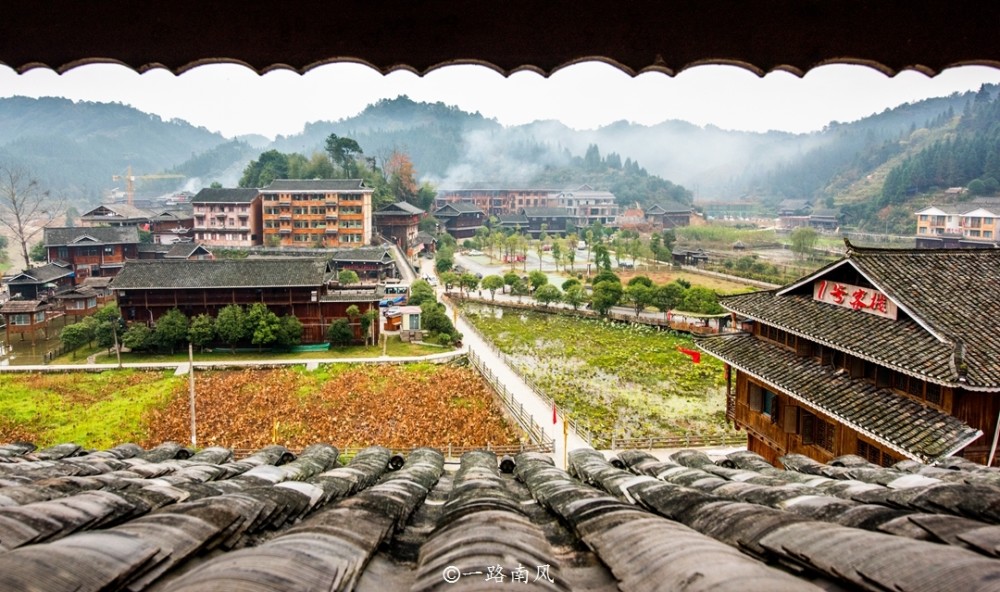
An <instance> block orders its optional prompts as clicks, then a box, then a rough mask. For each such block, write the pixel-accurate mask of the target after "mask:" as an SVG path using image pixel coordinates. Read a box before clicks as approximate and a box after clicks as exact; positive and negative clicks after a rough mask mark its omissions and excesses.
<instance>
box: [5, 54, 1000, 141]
mask: <svg viewBox="0 0 1000 592" xmlns="http://www.w3.org/2000/svg"><path fill="white" fill-rule="evenodd" d="M984 82H993V83H1000V70H996V69H992V68H986V67H973V66H966V67H961V68H955V69H951V70H947V71H945V72H943V73H942V74H939V75H938V76H936V77H934V78H928V77H927V76H924V75H923V74H920V73H917V72H912V71H908V72H903V73H901V74H899V75H897V76H896V77H895V78H888V77H887V76H885V75H883V74H881V73H879V72H876V71H875V70H872V69H869V68H865V67H863V66H846V65H834V66H824V67H821V68H817V69H814V70H812V71H811V72H809V73H808V74H807V75H806V76H805V77H804V78H802V79H800V78H797V77H795V76H793V75H791V74H787V73H784V72H775V73H771V74H768V75H767V76H765V77H764V78H759V77H757V76H756V75H754V74H752V73H750V72H748V71H746V70H743V69H740V68H737V67H734V66H699V67H696V68H692V69H690V70H687V71H684V72H682V73H680V74H679V75H677V76H676V77H674V78H670V77H668V76H666V75H664V74H660V73H653V72H651V73H647V74H642V75H640V76H637V77H635V78H632V77H629V76H628V75H626V74H624V73H623V72H621V71H620V70H618V69H616V68H614V67H612V66H609V65H606V64H602V63H598V62H590V63H585V64H577V65H574V66H570V67H568V68H565V69H563V70H560V71H559V72H556V73H555V74H553V75H552V76H551V77H549V78H547V79H546V78H543V77H542V76H540V75H538V74H534V73H531V72H521V73H518V74H514V75H513V76H510V77H509V78H504V77H503V76H501V75H499V74H497V73H496V72H494V71H492V70H489V69H488V68H485V67H481V66H449V67H446V68H442V69H440V70H436V71H434V72H431V73H429V74H427V75H425V76H424V77H422V78H421V77H419V76H416V75H415V74H412V73H408V72H395V73H392V74H389V75H388V76H383V75H381V74H379V73H377V72H375V71H374V70H372V69H370V68H368V67H367V66H363V65H359V64H330V65H326V66H322V67H319V68H316V69H314V70H312V71H310V72H308V73H307V74H305V75H299V74H296V73H293V72H289V71H275V72H271V73H268V74H265V75H263V76H258V75H257V74H255V73H254V72H252V71H251V70H249V69H247V68H244V67H242V66H238V65H234V64H219V65H212V66H202V67H199V68H195V69H193V70H191V71H189V72H186V73H184V74H182V75H180V76H174V75H173V74H171V73H169V72H167V71H165V70H153V71H150V72H147V73H145V74H142V75H139V74H137V73H135V72H134V71H133V70H130V69H128V68H125V67H124V66H116V65H88V66H83V67H79V68H75V69H73V70H70V71H69V72H67V73H65V74H63V75H58V74H56V73H54V72H53V71H51V70H48V69H34V70H30V71H28V72H26V73H25V74H21V75H18V74H16V73H14V71H13V70H12V69H10V68H8V67H6V66H0V97H7V96H14V95H24V96H32V97H39V96H62V97H67V98H70V99H73V100H88V101H101V102H111V101H118V102H122V103H125V104H128V105H132V106H134V107H136V108H138V109H141V110H143V111H147V112H150V113H156V114H157V115H160V116H161V117H163V118H165V119H170V118H175V117H176V118H180V119H184V120H186V121H188V122H190V123H192V124H194V125H199V126H204V127H206V128H208V129H210V130H213V131H218V132H221V133H222V134H224V135H226V136H228V137H232V136H235V135H240V134H248V133H257V134H263V135H265V136H268V137H271V138H273V137H274V136H275V135H278V134H283V135H290V134H295V133H297V132H299V131H301V130H302V126H303V124H305V123H306V122H309V121H317V120H330V121H335V120H338V119H342V118H345V117H350V116H352V115H355V114H357V113H358V112H360V111H361V110H362V109H364V107H365V106H366V105H368V104H370V103H372V102H374V101H377V100H378V99H380V98H393V97H396V96H398V95H401V94H405V95H408V96H409V97H410V98H411V99H414V100H416V101H427V102H437V101H441V102H444V103H446V104H448V105H457V106H458V107H460V108H462V109H464V110H466V111H479V112H480V113H482V114H483V115H485V116H487V117H492V118H495V119H497V120H498V121H499V122H500V123H502V124H504V125H516V124H521V123H528V122H531V121H534V120H538V119H556V120H560V121H562V122H563V123H565V124H566V125H568V126H570V127H572V128H576V129H592V128H596V127H599V126H602V125H606V124H608V123H611V122H614V121H619V120H627V121H632V122H636V123H642V124H647V125H649V124H655V123H659V122H661V121H665V120H669V119H681V120H685V121H689V122H691V123H694V124H697V125H708V124H712V125H716V126H718V127H721V128H724V129H734V130H749V131H767V130H772V129H773V130H783V131H790V132H808V131H813V130H818V129H821V128H823V126H825V125H826V124H827V123H829V122H831V121H842V122H846V121H853V120H856V119H859V118H861V117H864V116H866V115H870V114H872V113H877V112H880V111H882V110H884V109H886V108H887V107H894V106H896V105H900V104H902V103H906V102H912V101H916V100H920V99H923V98H927V97H933V96H944V95H948V94H951V93H953V92H956V91H965V90H974V89H977V88H979V86H980V85H981V84H983V83H984Z"/></svg>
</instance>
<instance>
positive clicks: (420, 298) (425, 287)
mask: <svg viewBox="0 0 1000 592" xmlns="http://www.w3.org/2000/svg"><path fill="white" fill-rule="evenodd" d="M428 300H432V301H433V300H437V295H435V294H434V288H432V287H431V285H430V284H429V283H427V282H426V281H424V280H417V281H415V282H413V285H411V286H410V297H409V298H408V303H409V304H411V305H413V306H420V305H421V304H423V303H424V302H426V301H428Z"/></svg>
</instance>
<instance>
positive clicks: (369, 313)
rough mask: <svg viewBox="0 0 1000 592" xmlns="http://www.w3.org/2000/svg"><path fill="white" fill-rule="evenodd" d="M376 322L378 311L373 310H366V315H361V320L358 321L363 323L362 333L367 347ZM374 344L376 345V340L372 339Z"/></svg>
mask: <svg viewBox="0 0 1000 592" xmlns="http://www.w3.org/2000/svg"><path fill="white" fill-rule="evenodd" d="M376 321H378V311H377V310H375V309H373V308H369V309H368V310H366V311H365V312H364V314H362V315H361V318H360V319H358V322H359V323H361V333H362V334H363V335H364V336H365V345H366V346H367V345H368V337H369V333H370V332H371V327H372V325H373V324H374V323H375V322H376ZM372 342H373V343H372V344H373V345H374V339H372Z"/></svg>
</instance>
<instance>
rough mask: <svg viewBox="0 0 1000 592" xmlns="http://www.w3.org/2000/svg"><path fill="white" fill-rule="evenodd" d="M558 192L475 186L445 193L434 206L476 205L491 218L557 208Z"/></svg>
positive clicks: (448, 190) (554, 190) (438, 196)
mask: <svg viewBox="0 0 1000 592" xmlns="http://www.w3.org/2000/svg"><path fill="white" fill-rule="evenodd" d="M558 193H559V190H558V189H550V188H545V187H504V186H494V185H485V184H473V185H469V186H466V187H462V188H459V189H441V190H440V191H438V194H437V197H436V198H435V199H434V205H435V206H437V207H439V208H441V207H444V206H445V205H447V204H454V203H464V204H468V205H474V206H476V207H477V208H479V209H480V210H481V211H482V212H483V213H485V214H486V215H487V216H501V215H510V214H516V213H517V212H518V211H520V210H521V208H547V207H552V206H555V205H556V195H557V194H558Z"/></svg>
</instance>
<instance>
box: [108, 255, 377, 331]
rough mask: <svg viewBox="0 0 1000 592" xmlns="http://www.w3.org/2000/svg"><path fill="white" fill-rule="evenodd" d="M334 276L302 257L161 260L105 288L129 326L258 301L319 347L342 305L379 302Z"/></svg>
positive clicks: (131, 269) (132, 269) (367, 306)
mask: <svg viewBox="0 0 1000 592" xmlns="http://www.w3.org/2000/svg"><path fill="white" fill-rule="evenodd" d="M335 277H336V276H335V274H334V273H333V272H332V270H331V268H330V267H329V265H328V262H327V261H326V260H325V259H314V258H306V257H288V258H271V259H265V258H261V259H254V258H247V259H216V260H186V259H179V260H168V259H163V260H152V261H129V263H128V265H126V266H125V269H124V270H122V272H121V273H120V274H119V275H118V276H117V277H116V278H115V279H114V281H112V282H111V286H110V288H111V290H112V291H113V292H114V294H115V298H116V299H117V302H118V306H119V307H120V308H121V311H122V316H123V317H124V318H125V319H126V320H127V321H129V322H149V323H150V324H152V323H155V322H156V320H157V319H159V318H160V317H161V316H163V315H164V314H166V313H167V311H170V310H172V309H174V308H176V309H178V310H180V311H181V312H183V313H184V314H185V315H187V316H189V317H192V316H195V315H198V314H202V313H205V314H208V315H210V316H213V317H214V316H216V315H217V314H218V312H219V310H220V309H222V308H223V307H225V306H227V305H230V304H238V305H241V306H250V305H252V304H254V303H257V302H260V303H263V304H265V305H267V307H268V309H269V310H270V311H271V312H273V313H275V314H276V315H278V316H283V315H286V314H287V315H292V316H295V317H296V318H298V320H299V321H300V322H301V323H302V326H303V335H302V342H303V343H321V342H323V341H325V339H326V330H327V328H328V327H329V326H330V323H332V322H333V321H335V320H337V319H341V318H347V312H346V311H347V307H349V306H351V305H352V304H353V305H357V306H358V308H359V309H361V311H362V312H364V311H366V310H373V309H374V310H377V309H378V303H379V300H380V299H381V298H382V293H381V291H380V290H379V289H378V287H377V286H375V285H370V286H352V287H351V289H340V288H339V287H337V286H336V285H335ZM375 338H376V339H377V338H378V329H377V328H376V334H375Z"/></svg>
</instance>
